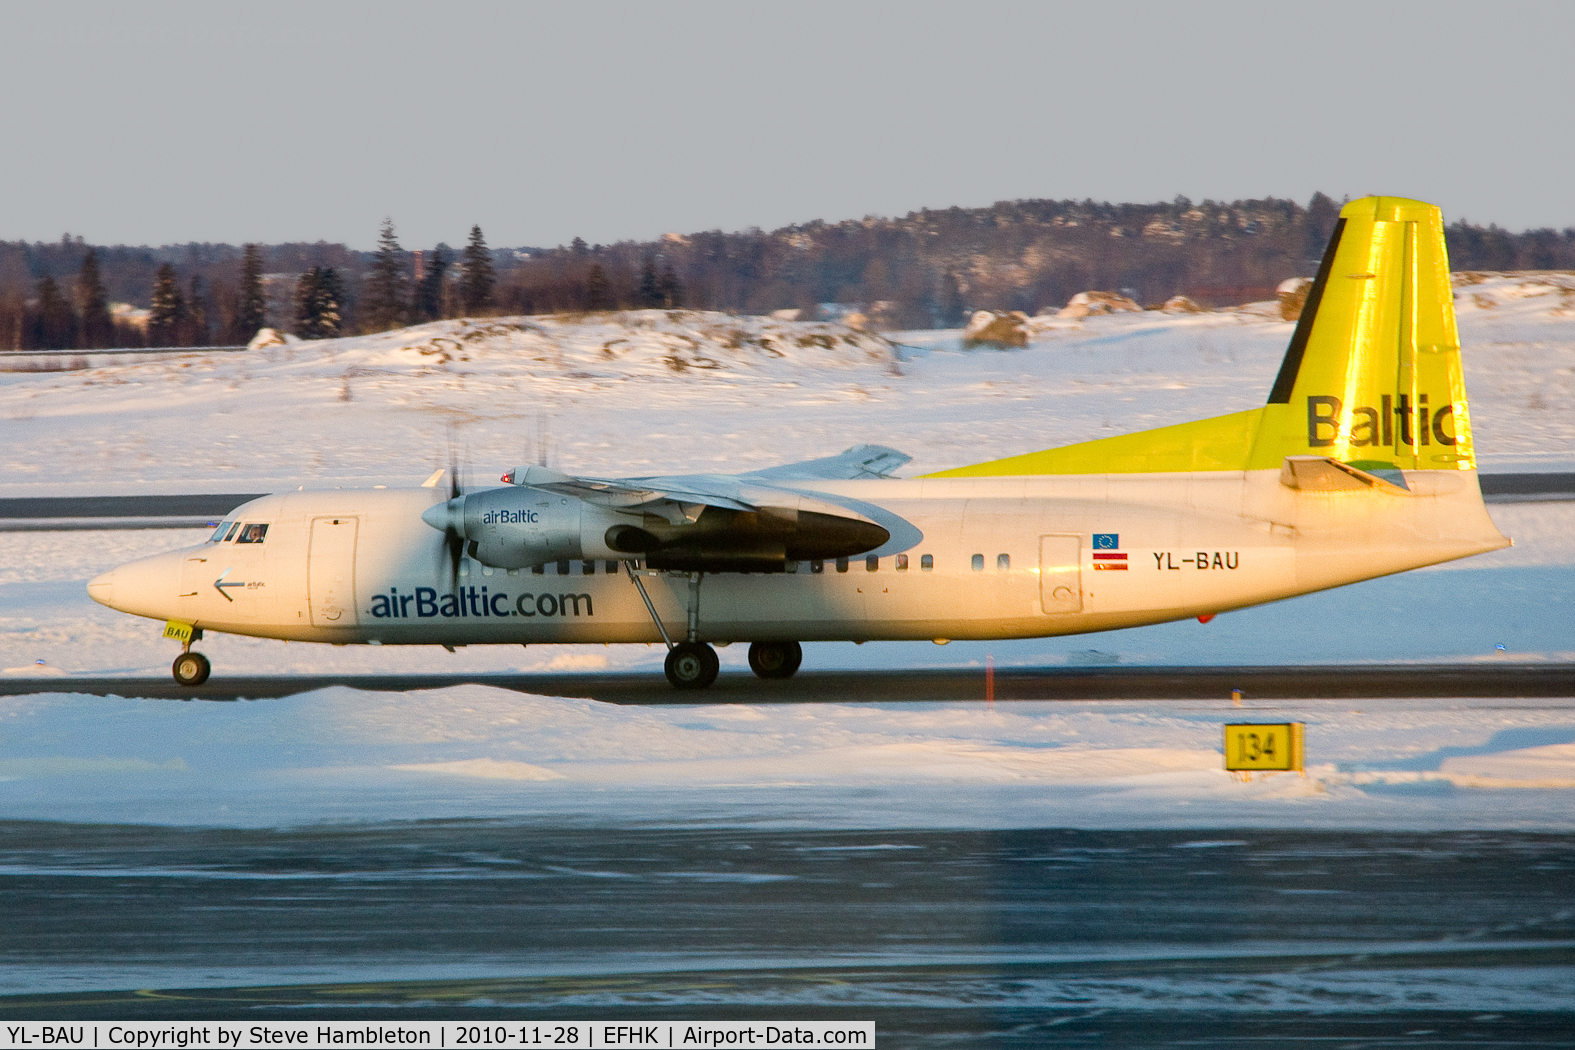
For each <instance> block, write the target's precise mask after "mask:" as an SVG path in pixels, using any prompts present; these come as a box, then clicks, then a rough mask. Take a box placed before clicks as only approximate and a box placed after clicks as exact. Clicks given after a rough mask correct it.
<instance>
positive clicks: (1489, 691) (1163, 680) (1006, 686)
mask: <svg viewBox="0 0 1575 1050" xmlns="http://www.w3.org/2000/svg"><path fill="white" fill-rule="evenodd" d="M473 682H474V683H481V684H484V685H492V686H497V687H498V688H501V689H513V690H516V691H518V692H522V693H536V694H540V695H544V696H582V697H590V698H591V699H594V700H602V701H605V702H607V703H614V704H699V703H705V704H729V703H752V704H759V703H782V704H788V703H797V704H801V703H839V704H846V703H859V702H868V701H879V702H891V701H903V700H932V701H947V700H982V699H984V696H985V673H984V669H983V668H967V669H960V670H951V669H947V670H926V671H800V672H799V673H798V674H797V675H795V676H794V677H793V678H791V679H788V680H787V681H783V682H768V681H762V680H761V679H758V678H756V677H755V676H754V675H751V674H740V673H729V674H723V675H722V676H720V677H719V678H718V679H717V681H716V684H715V685H713V686H712V687H711V688H709V689H706V690H703V691H679V690H677V689H674V688H672V686H670V685H668V683H667V680H666V679H665V678H664V677H662V676H661V675H659V674H637V673H621V674H475V675H464V674H432V675H276V676H261V675H255V676H245V677H234V678H231V677H226V676H225V675H224V674H223V672H222V669H221V670H219V671H216V672H215V674H214V677H213V678H211V679H209V680H208V682H207V683H206V684H205V685H202V686H199V687H197V688H195V689H190V688H185V687H182V686H179V685H176V684H175V682H174V680H173V679H168V678H146V677H143V678H132V677H121V678H71V677H60V678H20V677H10V676H7V677H5V678H0V696H5V695H9V696H18V695H24V694H28V693H87V694H90V695H96V696H138V697H150V698H155V699H159V698H162V699H168V700H260V699H265V698H268V697H278V696H293V695H295V694H297V693H304V692H309V691H311V690H313V689H323V688H326V687H328V686H333V685H344V686H350V687H352V688H355V689H366V690H373V691H384V692H408V691H410V690H414V689H441V688H444V687H446V686H453V685H463V684H467V683H473ZM1237 689H1239V690H1241V692H1242V696H1243V698H1245V699H1321V698H1332V699H1341V698H1347V697H1353V698H1354V697H1385V696H1404V697H1448V696H1453V697H1510V696H1527V697H1530V696H1538V697H1549V696H1554V697H1563V696H1575V664H1554V663H1496V662H1495V663H1483V664H1399V665H1396V664H1369V665H1362V664H1346V665H1336V666H1331V665H1314V666H1305V667H1039V668H1013V667H1009V668H998V669H997V670H996V672H995V699H996V700H1000V701H1012V700H1134V699H1145V700H1197V699H1210V698H1215V699H1219V698H1228V697H1230V695H1231V692H1232V691H1233V690H1237Z"/></svg>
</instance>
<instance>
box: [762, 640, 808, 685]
mask: <svg viewBox="0 0 1575 1050" xmlns="http://www.w3.org/2000/svg"><path fill="white" fill-rule="evenodd" d="M803 662H804V648H803V646H801V645H799V644H798V643H797V642H753V643H751V644H750V646H749V669H750V670H751V671H753V672H755V674H756V675H758V676H760V677H761V678H792V677H793V672H794V671H797V670H798V665H799V664H801V663H803Z"/></svg>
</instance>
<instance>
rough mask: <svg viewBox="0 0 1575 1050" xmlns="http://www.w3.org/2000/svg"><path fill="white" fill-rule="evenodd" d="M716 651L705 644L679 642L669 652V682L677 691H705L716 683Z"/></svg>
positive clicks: (717, 666)
mask: <svg viewBox="0 0 1575 1050" xmlns="http://www.w3.org/2000/svg"><path fill="white" fill-rule="evenodd" d="M719 666H720V665H719V664H718V663H717V659H716V650H715V649H713V648H711V647H710V646H709V645H707V644H705V643H704V642H679V643H678V644H677V645H675V646H673V647H672V648H671V649H669V650H668V651H667V665H666V667H665V670H666V671H667V680H668V681H669V682H671V683H673V687H674V688H676V689H704V688H705V687H706V686H708V685H710V684H711V683H712V682H714V681H716V672H717V670H718V668H719Z"/></svg>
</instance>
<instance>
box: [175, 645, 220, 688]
mask: <svg viewBox="0 0 1575 1050" xmlns="http://www.w3.org/2000/svg"><path fill="white" fill-rule="evenodd" d="M170 670H171V671H173V672H174V673H175V681H177V682H179V683H180V684H181V685H187V686H199V685H201V684H202V683H204V682H206V681H207V680H208V675H209V673H210V672H211V671H212V670H213V666H212V665H211V664H209V663H208V658H207V657H206V656H203V655H202V654H201V653H194V652H191V651H189V650H188V651H187V652H184V653H181V654H180V655H179V656H177V657H176V658H175V663H174V666H172V667H171V668H170Z"/></svg>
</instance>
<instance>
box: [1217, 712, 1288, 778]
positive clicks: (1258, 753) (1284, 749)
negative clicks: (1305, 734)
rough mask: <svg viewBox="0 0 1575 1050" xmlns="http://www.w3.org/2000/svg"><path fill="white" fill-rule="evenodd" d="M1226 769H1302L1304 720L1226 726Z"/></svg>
mask: <svg viewBox="0 0 1575 1050" xmlns="http://www.w3.org/2000/svg"><path fill="white" fill-rule="evenodd" d="M1225 768H1226V769H1227V770H1231V771H1233V772H1234V771H1256V770H1287V771H1291V770H1294V771H1297V772H1299V771H1300V770H1301V768H1302V723H1300V722H1276V723H1272V724H1269V725H1261V724H1256V723H1242V724H1237V725H1227V726H1226V727H1225Z"/></svg>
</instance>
